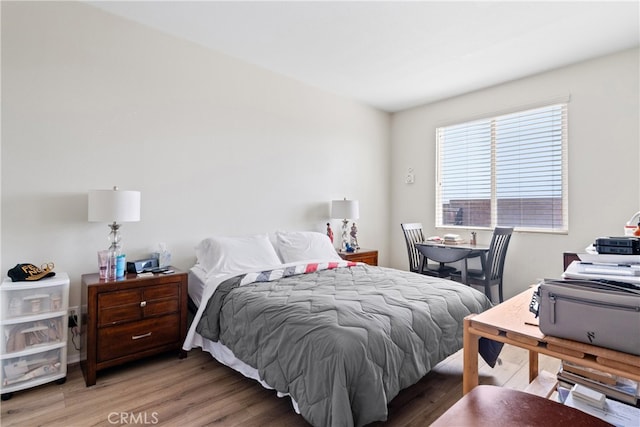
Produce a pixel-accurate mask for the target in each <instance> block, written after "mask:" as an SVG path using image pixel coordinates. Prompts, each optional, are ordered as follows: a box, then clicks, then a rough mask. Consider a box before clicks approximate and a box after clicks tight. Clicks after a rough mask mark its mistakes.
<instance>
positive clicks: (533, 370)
mask: <svg viewBox="0 0 640 427" xmlns="http://www.w3.org/2000/svg"><path fill="white" fill-rule="evenodd" d="M537 376H538V352H536V351H533V350H529V383H531V382H533V380H535V379H536V377H537Z"/></svg>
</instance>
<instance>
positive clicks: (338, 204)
mask: <svg viewBox="0 0 640 427" xmlns="http://www.w3.org/2000/svg"><path fill="white" fill-rule="evenodd" d="M359 217H360V208H359V205H358V201H357V200H347V199H346V198H345V199H344V200H333V201H332V202H331V218H335V219H342V242H341V244H340V250H342V251H344V250H346V249H347V243H348V242H349V237H348V236H349V234H348V232H347V226H348V224H349V219H358V218H359Z"/></svg>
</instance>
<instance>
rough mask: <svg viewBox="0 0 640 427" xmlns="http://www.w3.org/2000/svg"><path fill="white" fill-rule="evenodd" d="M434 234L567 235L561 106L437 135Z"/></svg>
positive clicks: (458, 127)
mask: <svg viewBox="0 0 640 427" xmlns="http://www.w3.org/2000/svg"><path fill="white" fill-rule="evenodd" d="M436 145H437V155H436V162H437V164H436V171H437V179H436V186H437V188H436V227H464V228H493V227H496V226H513V227H517V228H518V229H519V230H527V231H547V232H566V231H567V230H568V224H567V222H568V219H567V218H568V215H567V178H566V176H567V155H566V153H567V150H566V149H567V104H566V103H562V104H555V105H549V106H545V107H540V108H535V109H531V110H526V111H520V112H517V113H512V114H506V115H502V116H497V117H491V118H486V119H480V120H475V121H471V122H466V123H460V124H455V125H451V126H445V127H440V128H437V129H436Z"/></svg>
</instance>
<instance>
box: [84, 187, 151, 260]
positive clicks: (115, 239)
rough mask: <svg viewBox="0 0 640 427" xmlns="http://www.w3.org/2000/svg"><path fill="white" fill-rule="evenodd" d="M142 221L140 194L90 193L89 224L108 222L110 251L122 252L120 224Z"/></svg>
mask: <svg viewBox="0 0 640 427" xmlns="http://www.w3.org/2000/svg"><path fill="white" fill-rule="evenodd" d="M137 221H140V192H139V191H122V190H118V187H113V190H90V191H89V222H108V223H110V224H109V227H110V228H111V233H110V234H109V240H110V241H111V247H110V248H109V250H115V251H119V250H120V246H121V245H120V241H121V237H120V233H119V229H120V224H119V223H122V222H137Z"/></svg>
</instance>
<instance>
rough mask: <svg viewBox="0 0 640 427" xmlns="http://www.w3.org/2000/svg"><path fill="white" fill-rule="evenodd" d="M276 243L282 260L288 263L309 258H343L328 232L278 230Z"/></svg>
mask: <svg viewBox="0 0 640 427" xmlns="http://www.w3.org/2000/svg"><path fill="white" fill-rule="evenodd" d="M276 245H277V248H278V253H279V254H280V258H282V262H283V263H285V264H287V263H290V262H297V261H308V260H327V261H331V260H336V261H340V260H341V259H342V258H340V256H339V255H338V253H337V252H336V249H335V248H334V247H333V243H331V240H329V236H327V235H326V234H322V233H318V232H315V231H277V232H276Z"/></svg>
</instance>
